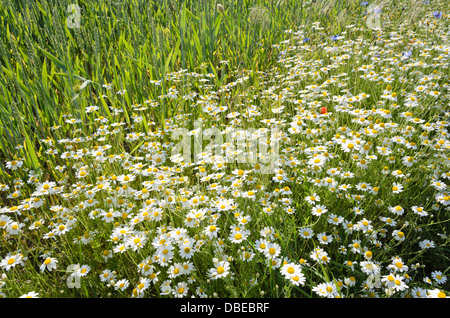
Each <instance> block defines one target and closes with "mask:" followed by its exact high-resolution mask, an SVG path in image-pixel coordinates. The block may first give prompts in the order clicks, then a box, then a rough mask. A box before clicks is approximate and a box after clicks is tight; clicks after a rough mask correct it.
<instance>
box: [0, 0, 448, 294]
mask: <svg viewBox="0 0 450 318" xmlns="http://www.w3.org/2000/svg"><path fill="white" fill-rule="evenodd" d="M281 2H283V1H281ZM370 3H371V2H370ZM370 3H369V2H357V3H355V4H354V5H355V7H357V8H358V10H359V11H358V14H356V13H355V14H347V15H345V16H344V17H343V18H342V19H343V20H341V21H343V22H345V23H343V22H341V24H340V27H339V30H338V29H332V28H330V26H329V25H325V24H324V23H322V22H321V21H320V19H319V18H317V19H316V20H315V21H309V20H308V21H307V22H305V23H303V24H301V25H295V26H292V27H291V28H288V29H285V30H284V31H283V40H282V41H280V42H276V43H271V44H270V47H271V49H272V50H273V51H271V52H272V54H273V55H274V62H273V63H271V64H267V65H258V67H257V68H256V66H255V68H251V67H243V66H242V65H240V64H239V63H235V62H234V61H229V60H228V59H223V60H220V61H219V62H218V66H217V67H216V68H214V71H212V70H211V69H210V68H209V66H208V65H206V64H201V65H199V67H198V69H197V70H195V71H194V70H191V69H190V67H193V66H186V67H184V68H183V67H179V68H178V69H174V70H172V71H170V72H167V73H165V74H164V76H162V77H160V78H155V79H153V80H151V81H150V83H147V84H149V87H150V89H149V90H148V91H147V92H143V93H142V94H143V95H142V96H143V97H142V98H140V99H139V98H137V97H136V95H134V94H131V93H130V92H129V90H127V89H124V86H121V87H118V86H117V84H116V85H114V84H110V83H105V84H102V85H101V94H98V102H97V103H96V104H95V105H93V104H92V105H87V106H83V107H82V111H81V112H79V113H78V116H76V115H74V114H71V113H67V114H62V115H61V116H60V117H59V118H56V119H54V120H52V121H51V122H52V123H53V125H51V126H50V125H49V127H48V128H49V129H48V130H45V131H47V132H48V134H47V135H45V136H44V135H43V136H40V138H39V142H38V143H36V145H39V146H38V147H37V146H36V147H35V146H34V141H32V140H31V139H30V136H29V135H27V134H24V136H23V137H24V138H25V139H24V142H21V143H20V145H24V146H20V147H16V149H17V152H16V153H12V152H7V151H6V150H5V151H4V154H3V155H2V158H4V162H3V164H4V170H3V173H2V176H1V179H0V181H1V183H0V205H1V210H0V229H1V238H0V241H1V244H0V274H1V277H0V296H2V297H8V298H17V297H43V298H45V297H105V298H106V297H133V298H140V297H161V298H163V297H167V298H177V297H205V298H211V297H222V298H224V297H237V298H246V297H252V298H256V297H271V298H320V297H329V298H336V297H341V298H386V297H389V298H397V297H398V298H407V297H409V298H445V297H448V296H449V295H450V285H449V281H448V280H447V276H448V275H449V265H450V259H449V256H450V253H449V252H450V247H449V243H450V239H449V234H450V233H448V230H449V220H450V213H449V211H450V189H449V184H450V139H449V125H450V121H449V120H450V119H449V114H450V112H449V111H450V107H449V97H450V94H449V90H450V82H449V57H450V42H449V35H450V28H449V6H448V3H446V2H445V1H442V2H437V3H436V4H435V3H434V2H433V3H427V2H426V1H425V2H423V1H421V2H420V3H421V6H420V9H421V11H420V14H417V16H416V17H415V18H414V19H413V21H406V20H407V19H404V18H402V17H400V18H399V17H398V14H401V10H402V8H403V10H413V9H414V8H411V7H412V6H413V4H414V3H415V2H414V1H410V2H408V1H403V2H401V5H400V6H398V4H396V5H397V7H395V9H394V8H391V7H390V4H389V3H386V4H384V5H383V6H379V7H377V10H376V11H370V12H367V11H366V12H364V11H365V10H366V9H365V8H368V7H369V4H370ZM281 5H282V3H280V4H279V6H281ZM408 5H409V6H408ZM402 6H403V7H402ZM214 7H216V4H214ZM405 8H406V9H405ZM322 9H323V10H328V11H327V13H328V14H330V15H333V14H334V15H335V16H338V15H340V14H341V12H340V11H336V10H334V8H333V7H330V8H322ZM226 10H227V6H226V5H225V4H224V5H223V6H222V5H221V6H219V7H217V11H218V13H217V14H218V16H223V17H224V21H225V19H226V14H227V13H228V12H229V11H226ZM397 10H400V11H397ZM417 10H418V9H417ZM355 12H356V11H355ZM270 14H271V11H270V9H267V8H266V9H261V8H253V9H252V10H250V11H249V19H250V20H253V23H259V24H260V27H261V29H264V28H269V30H270V23H269V22H267V21H266V20H267V19H269V17H270ZM374 14H375V15H376V16H375V19H373V17H374V16H373V15H374ZM412 15H413V14H412V13H411V14H409V15H408V16H409V17H411V16H412ZM369 18H372V22H370V23H368V22H367V21H368V19H369ZM377 19H378V20H377ZM377 21H378V22H377ZM407 22H408V23H409V24H408V23H407ZM266 24H267V25H266ZM12 29H13V28H12V27H11V30H12ZM330 30H333V32H330ZM185 36H186V37H188V35H185ZM136 49H138V48H136ZM254 54H265V53H256V52H255V53H254ZM52 56H53V55H52ZM53 58H59V59H62V57H58V56H56V57H55V56H53ZM180 58H182V55H180ZM57 60H58V59H57ZM169 60H170V57H169ZM250 60H252V59H251V58H250ZM186 64H187V65H188V64H189V61H187V62H186ZM180 66H182V65H180ZM4 69H6V67H5V66H4ZM219 70H220V72H221V74H220V76H219V74H218V71H219ZM129 71H130V72H132V70H129ZM225 73H226V76H224V74H225ZM36 80H39V79H38V78H36ZM130 80H132V79H131V78H130ZM17 83H18V82H17ZM140 84H141V83H139V82H135V83H133V87H134V88H135V89H136V90H138V89H139V85H140ZM17 85H19V84H17ZM83 85H85V86H88V85H90V83H89V82H88V81H85V82H83ZM19 86H20V85H19ZM160 87H164V88H165V91H164V94H162V93H161V94H159V95H158V94H156V95H155V94H154V92H158V91H159V88H160ZM150 92H152V94H153V95H152V96H151V97H149V95H150ZM147 93H148V95H147V96H144V95H145V94H147ZM87 95H89V93H87ZM78 98H79V99H82V98H85V97H83V96H82V94H81V93H80V96H79V97H78ZM86 98H88V97H86ZM40 114H43V113H40ZM48 115H49V116H50V113H49V114H48ZM4 118H6V117H4ZM4 118H3V119H2V126H8V125H9V124H8V123H7V122H6V120H5V119H4ZM43 122H44V123H47V122H50V121H43ZM32 124H35V125H37V126H40V125H42V122H38V121H37V122H35V123H30V122H28V123H26V125H27V126H28V125H32ZM3 139H4V140H3V141H2V143H8V142H11V141H10V140H9V138H6V137H5V138H3ZM18 144H19V143H18ZM14 146H16V145H14ZM7 148H8V147H4V148H2V149H7ZM31 148H35V149H33V153H32V156H31V155H29V153H27V151H31ZM8 149H9V148H8ZM36 161H37V163H39V166H36Z"/></svg>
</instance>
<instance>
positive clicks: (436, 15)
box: [433, 11, 442, 19]
mask: <svg viewBox="0 0 450 318" xmlns="http://www.w3.org/2000/svg"><path fill="white" fill-rule="evenodd" d="M433 15H434V17H435V18H438V19H439V18H440V17H442V12H439V11H434V12H433Z"/></svg>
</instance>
